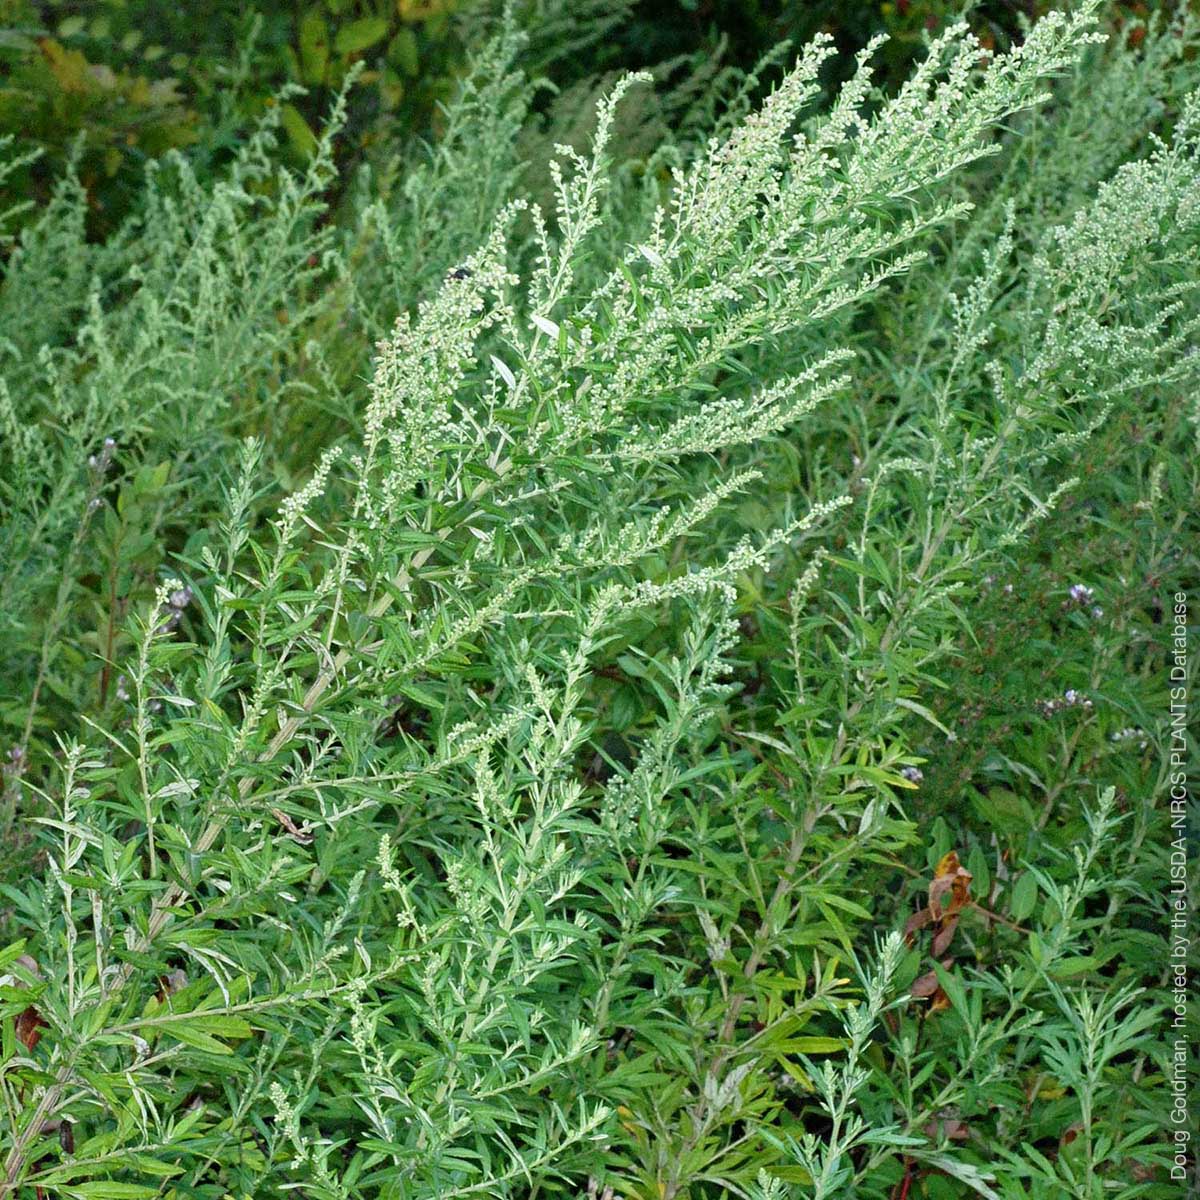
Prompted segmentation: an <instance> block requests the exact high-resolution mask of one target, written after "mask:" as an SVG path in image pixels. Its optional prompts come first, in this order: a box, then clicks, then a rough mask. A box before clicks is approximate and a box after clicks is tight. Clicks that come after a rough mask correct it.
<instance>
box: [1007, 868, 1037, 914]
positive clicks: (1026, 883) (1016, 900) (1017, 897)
mask: <svg viewBox="0 0 1200 1200" xmlns="http://www.w3.org/2000/svg"><path fill="white" fill-rule="evenodd" d="M1037 899H1038V886H1037V879H1035V878H1034V876H1033V873H1032V872H1031V871H1025V872H1023V873H1022V875H1021V876H1020V878H1019V879H1018V880H1017V882H1016V886H1015V887H1014V888H1013V890H1012V897H1011V899H1010V900H1009V902H1008V914H1009V916H1010V917H1012V919H1013V920H1014V921H1017V922H1018V923H1019V922H1021V921H1024V920H1025V919H1026V918H1027V917H1029V915H1030V914H1031V913H1032V912H1033V910H1034V909H1035V908H1036V907H1037Z"/></svg>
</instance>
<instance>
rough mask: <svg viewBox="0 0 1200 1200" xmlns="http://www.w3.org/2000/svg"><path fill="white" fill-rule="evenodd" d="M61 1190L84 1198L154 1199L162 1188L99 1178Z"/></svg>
mask: <svg viewBox="0 0 1200 1200" xmlns="http://www.w3.org/2000/svg"><path fill="white" fill-rule="evenodd" d="M61 1190H62V1192H63V1194H64V1195H67V1196H79V1197H81V1198H82V1200H143V1198H145V1200H153V1197H155V1196H157V1195H158V1194H159V1190H160V1189H159V1188H152V1187H146V1186H144V1185H143V1184H140V1183H118V1182H117V1181H116V1180H113V1179H104V1180H99V1179H98V1180H95V1181H93V1182H91V1183H74V1184H71V1186H70V1187H64V1188H62V1189H61Z"/></svg>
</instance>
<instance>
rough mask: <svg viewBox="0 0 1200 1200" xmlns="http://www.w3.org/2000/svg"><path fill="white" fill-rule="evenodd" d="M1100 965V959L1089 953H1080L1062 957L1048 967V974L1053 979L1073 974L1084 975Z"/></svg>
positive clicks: (1067, 977)
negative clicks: (1070, 956) (1073, 956)
mask: <svg viewBox="0 0 1200 1200" xmlns="http://www.w3.org/2000/svg"><path fill="white" fill-rule="evenodd" d="M1099 966H1100V960H1099V959H1098V958H1095V957H1094V956H1093V955H1090V954H1081V955H1078V956H1077V957H1075V958H1064V959H1062V960H1061V961H1059V962H1056V963H1054V964H1053V966H1051V968H1050V975H1051V976H1053V978H1055V979H1070V978H1072V977H1073V976H1075V975H1086V974H1088V973H1089V972H1091V971H1094V970H1096V968H1097V967H1099Z"/></svg>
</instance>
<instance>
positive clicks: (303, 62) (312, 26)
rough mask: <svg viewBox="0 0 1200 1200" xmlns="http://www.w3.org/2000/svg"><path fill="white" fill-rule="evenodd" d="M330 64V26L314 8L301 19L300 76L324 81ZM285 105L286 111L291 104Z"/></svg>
mask: <svg viewBox="0 0 1200 1200" xmlns="http://www.w3.org/2000/svg"><path fill="white" fill-rule="evenodd" d="M328 66H329V26H328V25H326V24H325V18H324V17H323V16H322V15H321V14H320V12H318V11H315V10H314V11H312V12H309V13H308V14H307V15H306V16H305V17H304V18H303V19H302V20H301V21H300V78H301V79H302V80H303V81H304V82H305V83H308V84H317V83H323V82H324V80H325V71H326V68H327V67H328ZM284 107H285V111H286V110H287V108H290V107H291V106H290V105H285V106H284ZM297 115H299V114H297Z"/></svg>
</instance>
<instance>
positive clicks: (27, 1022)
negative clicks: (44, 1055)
mask: <svg viewBox="0 0 1200 1200" xmlns="http://www.w3.org/2000/svg"><path fill="white" fill-rule="evenodd" d="M45 1028H48V1024H47V1022H46V1021H45V1020H43V1018H42V1014H41V1013H40V1012H38V1010H37V1009H36V1008H34V1006H33V1005H32V1004H31V1005H30V1006H29V1007H28V1008H27V1009H25V1010H24V1011H23V1012H21V1013H19V1014H18V1015H17V1020H16V1026H15V1029H16V1034H17V1041H19V1042H21V1043H22V1044H23V1045H24V1047H25V1049H26V1050H32V1049H33V1048H34V1046H36V1045H37V1044H38V1042H39V1041H40V1040H41V1037H42V1034H41V1030H42V1029H45Z"/></svg>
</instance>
